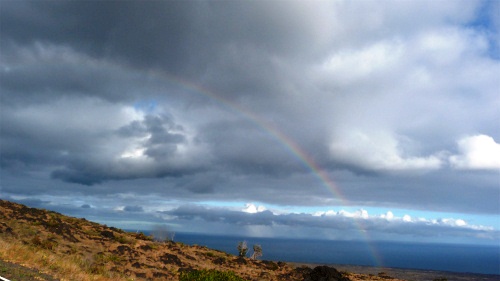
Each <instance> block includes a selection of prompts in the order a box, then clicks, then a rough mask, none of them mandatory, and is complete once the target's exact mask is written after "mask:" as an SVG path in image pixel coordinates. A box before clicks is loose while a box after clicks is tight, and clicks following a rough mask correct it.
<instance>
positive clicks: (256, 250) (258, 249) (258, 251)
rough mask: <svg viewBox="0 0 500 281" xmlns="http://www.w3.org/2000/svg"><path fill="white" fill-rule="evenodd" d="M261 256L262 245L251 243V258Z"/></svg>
mask: <svg viewBox="0 0 500 281" xmlns="http://www.w3.org/2000/svg"><path fill="white" fill-rule="evenodd" d="M261 256H262V247H261V246H260V245H259V244H255V245H253V254H252V259H254V260H256V259H257V258H258V257H261Z"/></svg>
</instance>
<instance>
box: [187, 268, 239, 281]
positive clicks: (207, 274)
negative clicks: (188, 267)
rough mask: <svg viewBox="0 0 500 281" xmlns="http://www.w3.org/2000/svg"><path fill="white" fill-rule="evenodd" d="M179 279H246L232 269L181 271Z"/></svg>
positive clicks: (228, 280)
mask: <svg viewBox="0 0 500 281" xmlns="http://www.w3.org/2000/svg"><path fill="white" fill-rule="evenodd" d="M179 281H246V280H245V279H243V278H241V277H239V276H238V275H236V274H235V273H234V272H232V271H218V270H214V269H211V270H206V269H205V270H194V271H190V272H181V275H180V276H179Z"/></svg>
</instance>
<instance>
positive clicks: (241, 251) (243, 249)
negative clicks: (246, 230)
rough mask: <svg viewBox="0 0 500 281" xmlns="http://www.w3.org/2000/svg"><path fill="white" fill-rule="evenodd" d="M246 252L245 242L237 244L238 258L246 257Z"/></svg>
mask: <svg viewBox="0 0 500 281" xmlns="http://www.w3.org/2000/svg"><path fill="white" fill-rule="evenodd" d="M247 252H248V246H247V241H243V242H240V243H238V255H239V256H240V257H246V256H247Z"/></svg>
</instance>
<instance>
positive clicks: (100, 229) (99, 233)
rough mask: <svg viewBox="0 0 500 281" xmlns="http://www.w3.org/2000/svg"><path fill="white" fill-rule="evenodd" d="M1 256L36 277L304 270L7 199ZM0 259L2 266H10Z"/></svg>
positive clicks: (285, 274) (271, 275) (261, 276)
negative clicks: (161, 238) (161, 239)
mask: <svg viewBox="0 0 500 281" xmlns="http://www.w3.org/2000/svg"><path fill="white" fill-rule="evenodd" d="M0 260H3V261H7V262H11V263H14V264H17V265H20V266H23V267H27V268H32V269H34V271H32V272H24V271H22V274H41V273H38V271H40V272H42V273H43V274H46V275H44V276H41V275H40V277H39V279H37V280H44V279H42V278H45V280H51V279H50V278H49V277H53V278H56V279H60V280H103V281H104V280H178V278H179V274H180V272H182V271H186V270H188V271H189V270H201V269H216V270H220V271H233V272H235V273H236V275H238V276H240V277H243V278H244V279H246V280H256V281H257V280H289V281H294V280H303V279H304V277H303V276H304V274H303V273H304V272H306V271H307V270H304V269H300V268H299V269H296V268H294V267H293V266H290V265H287V264H285V263H282V262H278V263H276V262H272V261H257V260H251V259H248V258H238V257H236V256H233V255H229V254H227V253H224V252H221V251H217V250H212V249H209V248H207V247H202V246H188V245H184V244H182V243H174V242H155V241H152V240H151V238H150V237H146V236H144V235H142V234H136V233H127V232H124V231H123V230H120V229H117V228H113V227H107V226H105V225H101V224H97V223H94V222H90V221H87V220H85V219H77V218H72V217H67V216H64V215H61V214H59V213H56V212H52V211H46V210H40V209H35V208H29V207H26V206H24V205H20V204H16V203H12V202H9V201H5V200H0ZM3 264H4V267H3V268H4V269H5V271H7V270H9V271H12V270H13V268H14V267H6V266H5V263H3ZM0 269H2V268H0ZM19 270H22V268H20V269H19ZM10 273H12V272H10ZM5 275H7V274H5ZM0 276H2V274H1V273H0ZM4 277H5V276H4ZM349 277H350V278H351V279H352V280H382V278H381V279H379V278H378V277H374V276H370V277H369V276H358V275H355V274H349ZM35 279H36V278H35ZM26 280H27V279H26Z"/></svg>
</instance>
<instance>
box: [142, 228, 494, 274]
mask: <svg viewBox="0 0 500 281" xmlns="http://www.w3.org/2000/svg"><path fill="white" fill-rule="evenodd" d="M143 232H144V233H145V234H148V235H149V234H150V233H151V232H150V231H143ZM174 241H176V242H182V243H184V244H188V245H199V246H206V247H208V248H212V249H216V250H220V251H223V252H226V253H230V254H233V255H237V254H238V251H237V248H236V247H237V245H238V243H239V242H240V241H246V242H247V244H248V247H249V254H248V255H249V256H250V255H251V254H252V252H253V250H252V246H253V245H254V244H259V245H260V246H261V247H262V250H263V256H262V257H261V259H263V260H273V261H283V262H295V263H310V264H332V265H333V264H338V265H359V266H369V267H390V268H405V269H418V270H435V271H449V272H458V273H478V274H495V275H500V245H498V246H495V245H462V244H445V243H416V242H388V241H369V242H367V241H339V240H312V239H295V238H262V237H244V236H231V235H206V234H198V233H175V236H174Z"/></svg>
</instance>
